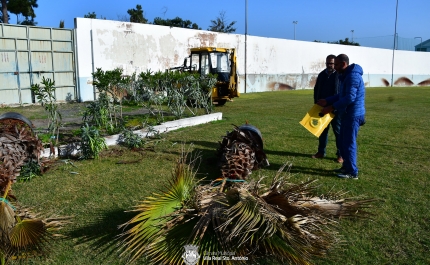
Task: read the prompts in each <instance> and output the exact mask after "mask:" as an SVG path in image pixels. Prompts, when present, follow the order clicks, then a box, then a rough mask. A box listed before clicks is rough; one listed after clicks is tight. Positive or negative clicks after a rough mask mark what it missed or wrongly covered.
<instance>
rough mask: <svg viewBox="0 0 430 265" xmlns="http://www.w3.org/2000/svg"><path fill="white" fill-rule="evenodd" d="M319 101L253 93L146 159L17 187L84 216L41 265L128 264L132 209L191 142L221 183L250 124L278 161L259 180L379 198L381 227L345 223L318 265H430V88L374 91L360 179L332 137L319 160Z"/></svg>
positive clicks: (99, 163)
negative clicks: (220, 157) (310, 127)
mask: <svg viewBox="0 0 430 265" xmlns="http://www.w3.org/2000/svg"><path fill="white" fill-rule="evenodd" d="M312 93H313V92H312V91H311V90H301V91H283V92H265V93H252V94H243V95H242V96H241V97H240V98H235V99H234V102H228V103H227V104H226V105H225V106H223V107H218V108H216V111H220V112H222V113H223V120H222V121H218V122H213V123H210V124H205V125H199V126H196V127H191V128H185V129H181V130H178V131H174V132H170V133H168V134H166V135H164V136H163V139H161V141H160V142H159V143H158V144H157V145H155V146H153V148H149V146H148V148H147V150H144V151H143V152H134V151H129V150H127V149H125V148H119V147H117V148H116V147H113V148H110V149H109V150H107V151H105V152H104V153H103V154H102V155H101V159H100V160H88V161H73V165H72V164H71V163H65V162H64V161H63V162H62V161H58V163H57V165H56V166H53V168H52V169H51V170H50V171H48V172H47V173H46V174H45V175H43V176H41V177H37V178H34V179H32V180H31V181H30V182H25V183H16V184H15V185H14V186H13V190H14V193H15V195H16V196H17V198H19V200H20V201H21V203H22V204H24V205H26V206H30V207H32V208H33V209H34V210H35V211H39V212H43V213H48V214H58V215H72V216H74V218H73V223H72V224H70V225H69V226H68V227H67V228H66V229H65V230H64V231H63V233H65V234H66V235H67V236H68V238H66V239H64V240H62V241H58V242H56V243H55V245H54V246H53V251H52V253H50V255H49V258H48V259H44V260H40V261H39V260H36V261H35V264H70V265H73V264H124V262H123V261H121V260H120V259H119V258H118V252H116V249H117V248H118V247H117V246H116V243H117V242H116V241H115V237H116V236H117V235H118V234H119V230H118V229H117V226H118V225H120V224H123V223H125V222H126V221H128V220H130V219H131V218H132V217H133V216H134V214H133V213H129V212H127V213H125V212H124V211H127V210H131V209H132V207H133V206H134V205H136V204H137V203H138V202H139V201H140V200H143V199H144V197H145V196H149V195H150V194H151V192H154V191H157V189H161V188H162V186H163V184H164V183H165V181H166V179H168V177H169V176H170V172H171V169H172V167H173V163H174V161H175V159H176V158H177V157H178V155H179V153H180V148H181V145H182V144H183V143H185V144H186V145H189V144H191V143H192V144H193V148H194V150H195V151H196V152H200V154H201V155H202V160H201V164H200V168H199V172H200V173H201V174H199V176H201V177H202V178H203V177H205V178H207V179H213V178H215V177H217V176H218V174H219V170H218V169H217V167H216V159H215V158H214V154H215V151H216V148H217V147H218V141H220V140H221V137H222V136H223V135H225V133H226V131H230V130H231V129H232V124H235V125H241V124H244V123H245V122H246V121H248V122H249V123H250V124H252V125H255V126H257V127H258V128H259V129H260V131H261V133H262V135H263V138H264V150H265V152H266V154H267V156H268V160H269V162H270V166H269V167H268V168H265V169H263V170H260V171H255V172H253V174H252V178H255V179H256V178H258V177H259V176H273V175H274V174H275V173H276V171H277V170H278V169H279V167H280V166H281V165H283V164H284V163H285V162H287V161H289V162H291V163H292V168H291V174H292V178H291V181H292V182H300V181H303V180H307V179H315V178H316V179H319V184H320V187H319V191H320V192H321V193H324V192H327V191H330V190H343V191H348V192H349V193H348V194H347V196H350V197H354V196H361V197H364V198H376V199H379V201H378V202H375V203H374V204H373V207H372V209H371V212H372V213H373V217H372V218H371V219H362V220H341V221H340V224H339V227H338V228H339V233H340V237H341V238H342V240H343V243H342V244H340V245H339V246H338V247H337V248H335V249H333V250H332V251H331V252H330V253H328V255H327V257H326V258H325V259H317V260H314V262H315V263H316V264H430V217H429V216H430V206H429V205H430V204H429V201H430V155H429V154H430V137H429V136H430V134H429V132H430V122H429V117H430V116H429V114H428V111H429V109H430V87H402V88H398V87H396V88H369V89H367V92H366V93H367V94H366V108H367V114H366V120H367V123H366V124H365V125H364V126H363V127H362V128H361V129H360V132H359V136H358V166H359V168H360V172H359V179H358V180H342V179H338V178H336V176H335V175H334V174H333V173H332V170H333V169H335V168H337V167H339V165H338V164H337V163H336V162H335V161H334V160H335V158H336V156H335V146H334V136H333V134H332V132H330V138H329V145H328V150H327V157H326V158H324V159H320V160H315V159H312V158H311V155H312V154H314V153H315V152H316V151H317V144H318V140H317V138H316V137H315V136H313V135H312V134H310V133H309V132H308V131H306V130H305V129H304V128H303V127H302V126H301V125H300V124H299V121H300V120H301V119H302V118H303V116H304V114H305V113H306V111H307V110H308V109H309V108H310V107H311V106H312V105H313V94H312ZM8 111H9V110H8ZM13 111H17V112H20V109H19V108H17V109H14V110H13ZM0 112H5V111H3V109H0ZM136 160H139V162H137V163H121V162H127V161H136ZM71 172H74V173H73V174H72V173H71ZM76 173H77V174H76ZM266 262H268V261H254V262H253V263H250V264H258V263H260V264H265V263H266Z"/></svg>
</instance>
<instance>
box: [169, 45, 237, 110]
mask: <svg viewBox="0 0 430 265" xmlns="http://www.w3.org/2000/svg"><path fill="white" fill-rule="evenodd" d="M190 50H191V55H190V56H189V57H187V58H185V60H184V64H183V65H182V66H179V67H174V68H170V70H180V71H186V72H196V73H199V74H200V75H207V74H209V73H210V74H216V75H217V76H218V81H217V83H216V84H215V87H213V88H212V100H213V102H214V103H215V104H217V105H218V106H221V105H224V104H225V103H226V102H227V100H231V99H232V98H234V97H239V90H238V77H237V72H236V49H234V48H216V47H200V48H191V49H190Z"/></svg>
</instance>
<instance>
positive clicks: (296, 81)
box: [75, 18, 430, 101]
mask: <svg viewBox="0 0 430 265" xmlns="http://www.w3.org/2000/svg"><path fill="white" fill-rule="evenodd" d="M75 29H76V46H77V57H78V60H77V62H78V73H77V79H78V80H77V81H78V90H79V94H80V100H81V101H87V100H94V99H95V91H94V88H93V86H92V76H91V73H92V72H93V71H95V70H96V69H97V68H102V69H103V70H113V69H115V68H117V67H120V68H122V69H123V70H124V74H126V75H131V74H132V73H134V72H136V73H137V74H139V73H140V72H146V71H148V70H150V71H153V72H155V71H165V70H166V69H168V68H171V67H175V66H179V65H181V64H183V60H184V58H185V57H187V56H188V55H189V52H190V50H189V49H190V48H195V47H202V46H213V47H225V48H236V49H237V59H238V74H239V80H240V81H239V90H240V92H241V93H250V92H263V91H278V90H291V89H310V88H313V86H314V84H315V81H316V77H317V75H318V73H319V72H320V71H322V70H323V69H324V68H325V65H324V62H325V57H326V56H327V55H328V54H335V55H337V54H340V53H345V54H347V55H348V56H349V58H350V63H357V64H359V65H361V66H362V67H363V70H364V75H363V79H364V82H365V83H366V86H367V87H386V86H391V82H392V81H391V79H392V60H393V51H392V50H388V49H379V48H369V47H357V46H347V45H338V44H328V43H317V42H306V41H296V40H286V39H275V38H265V37H257V36H249V35H248V36H246V37H245V36H244V35H239V34H225V33H215V32H210V31H204V30H192V29H182V28H171V27H168V26H158V25H149V24H138V23H129V22H120V21H110V20H99V19H87V18H76V19H75ZM245 42H246V43H245ZM245 48H246V55H247V56H246V57H245ZM245 60H246V69H245ZM245 70H246V75H245ZM245 77H246V80H245ZM393 80H394V81H393V82H394V86H424V85H425V86H429V85H430V53H423V52H413V51H399V50H396V51H395V52H394V67H393ZM245 81H246V89H245Z"/></svg>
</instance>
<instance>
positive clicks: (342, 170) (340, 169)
mask: <svg viewBox="0 0 430 265" xmlns="http://www.w3.org/2000/svg"><path fill="white" fill-rule="evenodd" d="M333 171H334V173H337V174H339V173H340V174H345V173H346V171H345V169H344V168H343V167H341V168H338V169H335V170H333Z"/></svg>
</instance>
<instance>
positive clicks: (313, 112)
mask: <svg viewBox="0 0 430 265" xmlns="http://www.w3.org/2000/svg"><path fill="white" fill-rule="evenodd" d="M322 109H323V107H321V106H319V105H318V104H315V105H314V106H313V107H312V108H311V109H310V110H309V111H308V113H306V115H305V117H304V118H303V119H302V120H301V121H300V124H301V125H302V126H303V127H305V128H306V129H307V130H308V131H309V132H310V133H312V134H313V135H315V136H316V137H320V135H321V133H322V132H323V131H324V129H325V128H327V126H328V125H329V123H330V122H331V120H332V119H333V118H334V114H333V113H331V112H330V113H327V114H326V115H324V116H322V117H320V113H321V111H322Z"/></svg>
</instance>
